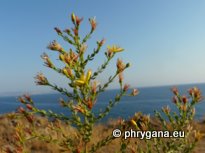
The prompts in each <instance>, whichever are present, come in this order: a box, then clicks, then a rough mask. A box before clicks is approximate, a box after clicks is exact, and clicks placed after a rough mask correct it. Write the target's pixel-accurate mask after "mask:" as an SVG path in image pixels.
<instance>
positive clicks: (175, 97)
mask: <svg viewBox="0 0 205 153" xmlns="http://www.w3.org/2000/svg"><path fill="white" fill-rule="evenodd" d="M172 101H173V103H175V104H176V103H178V101H179V99H178V97H177V96H174V97H173V98H172Z"/></svg>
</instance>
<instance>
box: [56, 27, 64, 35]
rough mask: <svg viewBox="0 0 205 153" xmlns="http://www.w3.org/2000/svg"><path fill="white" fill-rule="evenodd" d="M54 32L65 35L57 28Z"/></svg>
mask: <svg viewBox="0 0 205 153" xmlns="http://www.w3.org/2000/svg"><path fill="white" fill-rule="evenodd" d="M54 30H55V31H56V32H57V34H58V35H62V34H63V33H62V32H61V30H60V29H59V28H57V27H55V28H54Z"/></svg>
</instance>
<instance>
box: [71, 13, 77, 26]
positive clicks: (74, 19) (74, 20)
mask: <svg viewBox="0 0 205 153" xmlns="http://www.w3.org/2000/svg"><path fill="white" fill-rule="evenodd" d="M71 20H72V22H73V23H74V24H75V23H76V17H75V14H74V13H72V14H71Z"/></svg>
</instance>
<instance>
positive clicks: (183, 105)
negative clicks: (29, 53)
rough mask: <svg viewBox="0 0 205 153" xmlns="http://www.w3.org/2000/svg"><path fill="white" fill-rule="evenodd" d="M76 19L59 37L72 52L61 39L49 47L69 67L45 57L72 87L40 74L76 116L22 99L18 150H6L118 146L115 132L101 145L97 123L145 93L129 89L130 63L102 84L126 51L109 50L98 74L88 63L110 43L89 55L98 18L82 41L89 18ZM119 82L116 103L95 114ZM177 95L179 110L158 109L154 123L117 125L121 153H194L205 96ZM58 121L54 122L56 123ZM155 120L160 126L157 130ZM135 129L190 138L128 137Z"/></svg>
mask: <svg viewBox="0 0 205 153" xmlns="http://www.w3.org/2000/svg"><path fill="white" fill-rule="evenodd" d="M71 21H72V24H73V26H74V27H73V28H70V29H66V30H64V31H61V30H60V29H59V28H54V29H55V31H56V32H57V34H58V35H59V36H60V37H61V38H63V40H65V41H66V42H67V43H69V44H70V45H71V48H70V49H69V50H66V49H64V48H63V47H62V46H61V45H60V44H59V43H58V42H57V41H55V40H54V41H53V42H51V43H50V44H49V45H48V49H50V50H51V51H55V52H56V53H57V54H58V59H59V60H60V62H61V63H62V64H63V67H61V68H58V67H57V66H56V65H55V64H54V62H53V61H52V60H51V59H50V57H49V55H48V54H47V53H43V54H42V56H41V58H42V59H43V60H44V64H45V66H47V67H48V68H50V69H52V70H54V71H55V72H57V73H59V74H61V75H62V76H64V77H65V78H66V79H67V80H68V83H67V85H68V86H67V87H68V88H62V87H59V86H58V85H56V84H53V83H51V82H50V81H49V80H48V79H47V78H46V77H45V76H44V74H43V73H38V74H37V76H36V77H35V79H36V84H37V85H41V86H49V87H51V88H52V89H54V90H56V91H58V92H59V93H61V94H62V95H65V97H66V98H64V99H63V98H61V99H60V100H59V102H60V105H61V106H62V108H64V109H68V110H69V112H70V113H71V115H69V116H68V115H65V114H59V113H55V112H53V111H51V110H50V111H46V110H44V109H39V108H37V107H36V105H35V102H34V101H33V100H32V98H31V97H30V96H29V95H23V96H22V97H19V101H20V102H21V103H22V104H23V105H25V107H20V108H19V109H18V113H20V114H21V115H19V116H17V115H9V118H11V119H12V121H13V120H15V122H14V121H13V122H12V123H13V125H14V130H15V132H14V139H15V141H13V149H12V148H10V147H6V148H5V149H4V151H5V152H7V153H13V152H14V153H26V152H29V149H28V145H27V144H28V142H29V141H30V140H33V139H37V138H38V140H41V141H43V142H48V143H49V144H55V146H57V148H58V151H60V152H73V153H88V152H89V153H94V152H97V151H99V150H100V149H102V147H103V146H107V145H109V143H111V142H113V140H114V139H115V136H114V135H111V133H110V134H109V135H108V136H105V137H103V138H102V139H100V140H99V141H95V140H93V135H94V132H93V131H94V128H95V125H96V123H97V122H98V121H100V120H101V119H103V118H104V117H105V116H107V115H108V114H109V112H110V111H111V109H112V108H113V107H114V106H115V105H116V104H117V103H118V102H119V101H120V100H121V98H122V97H123V96H136V95H137V94H138V93H139V92H138V90H137V89H133V91H132V92H131V93H128V91H129V90H128V89H129V85H128V84H125V83H124V81H123V72H124V70H126V69H127V68H128V67H129V66H130V64H129V63H127V64H124V62H123V61H122V60H121V59H118V60H117V64H116V67H117V69H116V71H115V73H114V75H113V76H110V77H109V79H108V81H107V82H105V83H104V84H102V83H100V84H99V83H98V82H97V80H96V78H97V76H98V75H100V74H101V73H102V72H103V70H105V69H106V68H107V65H108V64H109V63H110V61H111V60H112V59H113V57H115V56H116V54H117V53H118V52H122V51H124V49H123V48H121V47H119V46H117V45H112V46H108V47H107V50H106V52H105V62H104V63H103V64H102V65H101V66H100V67H99V68H98V69H97V70H96V71H94V70H92V68H89V67H88V63H89V62H91V61H93V60H94V58H95V56H96V55H97V54H98V53H99V51H100V50H101V49H102V46H103V45H104V44H105V40H104V39H102V40H100V41H97V43H96V45H97V47H96V48H95V49H94V50H93V52H92V53H91V54H88V52H87V41H88V39H90V38H91V35H92V34H93V33H94V31H95V30H96V27H97V23H96V20H95V19H94V18H92V19H91V18H90V19H89V22H90V26H91V29H90V31H89V32H88V34H87V35H86V36H85V37H80V33H79V29H80V26H81V23H82V21H83V18H79V17H78V16H76V15H75V14H72V15H71ZM116 78H118V82H119V86H120V89H119V93H118V94H116V96H115V97H114V98H113V100H110V101H109V103H108V105H107V107H106V108H105V109H104V111H101V112H99V113H94V112H93V107H94V106H95V104H96V102H97V101H98V97H99V95H100V94H101V93H102V92H104V91H105V90H106V89H107V88H108V86H109V85H110V84H111V83H112V82H113V81H114V79H116ZM172 91H173V93H174V98H173V101H174V103H175V105H176V107H177V109H178V111H179V112H177V113H176V112H172V111H171V110H170V108H169V106H167V107H163V108H162V112H159V111H155V116H156V117H155V119H150V117H149V115H144V114H142V113H140V112H138V113H136V114H135V115H134V116H133V117H132V118H130V119H129V120H127V121H124V120H123V119H121V120H119V121H118V122H117V123H116V124H114V125H112V127H113V128H118V129H120V130H121V132H122V137H121V139H118V140H120V141H118V144H119V145H118V146H115V149H114V150H115V151H116V150H117V149H118V150H120V152H122V153H125V152H127V151H130V152H132V153H137V152H140V153H152V152H158V153H161V152H166V153H174V152H176V153H178V152H184V153H185V152H186V153H188V152H191V151H192V150H193V148H194V147H195V144H196V142H197V141H199V139H200V138H201V137H202V136H203V135H202V134H201V133H200V132H199V131H196V130H192V129H193V126H192V121H193V117H194V115H195V108H194V106H195V104H197V103H198V102H199V101H201V100H202V96H201V92H200V90H199V89H198V88H196V87H194V88H191V89H190V90H189V98H187V96H181V95H180V94H179V92H178V89H177V88H173V90H172ZM162 113H163V115H162ZM36 114H40V115H42V116H46V117H48V120H46V119H42V118H40V119H39V117H38V116H36ZM19 117H24V119H26V121H27V122H28V123H29V125H27V124H26V125H25V122H22V121H19V120H18V118H19ZM52 119H54V120H53V121H52ZM153 120H154V121H155V123H157V124H158V125H160V126H156V124H154V123H153ZM69 127H70V128H69ZM130 129H134V130H137V131H139V130H140V131H154V130H168V131H174V130H178V131H185V133H186V134H185V136H184V138H168V139H163V138H158V137H155V138H153V139H151V140H147V139H143V140H139V139H136V138H135V139H125V132H126V131H128V130H130ZM71 131H72V132H71ZM123 134H124V135H123ZM192 138H194V139H192ZM53 146H54V145H53ZM53 146H52V147H53Z"/></svg>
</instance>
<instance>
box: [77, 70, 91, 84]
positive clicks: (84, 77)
mask: <svg viewBox="0 0 205 153" xmlns="http://www.w3.org/2000/svg"><path fill="white" fill-rule="evenodd" d="M91 75H92V71H91V70H88V72H87V74H86V75H84V73H83V74H82V75H81V76H80V79H78V80H76V81H75V85H76V86H79V87H80V86H83V85H85V84H88V83H89V81H90V77H91Z"/></svg>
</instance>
